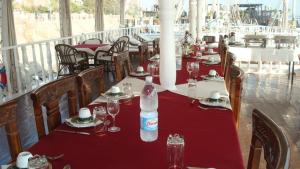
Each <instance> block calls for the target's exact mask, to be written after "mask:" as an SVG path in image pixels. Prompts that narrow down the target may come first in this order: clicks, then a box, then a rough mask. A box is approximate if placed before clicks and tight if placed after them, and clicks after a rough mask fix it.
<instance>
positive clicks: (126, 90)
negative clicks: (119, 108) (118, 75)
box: [123, 82, 133, 104]
mask: <svg viewBox="0 0 300 169" xmlns="http://www.w3.org/2000/svg"><path fill="white" fill-rule="evenodd" d="M123 92H124V94H125V95H126V98H125V99H123V100H124V102H123V103H125V104H131V103H132V102H131V101H132V97H133V92H132V84H131V83H128V82H126V83H123Z"/></svg>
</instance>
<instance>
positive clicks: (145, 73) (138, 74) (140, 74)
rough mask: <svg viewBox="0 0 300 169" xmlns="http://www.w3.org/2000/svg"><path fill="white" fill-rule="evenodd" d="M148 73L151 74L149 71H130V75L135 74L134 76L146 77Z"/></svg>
mask: <svg viewBox="0 0 300 169" xmlns="http://www.w3.org/2000/svg"><path fill="white" fill-rule="evenodd" d="M148 75H150V73H148V72H141V73H139V72H131V73H130V76H134V77H144V76H148Z"/></svg>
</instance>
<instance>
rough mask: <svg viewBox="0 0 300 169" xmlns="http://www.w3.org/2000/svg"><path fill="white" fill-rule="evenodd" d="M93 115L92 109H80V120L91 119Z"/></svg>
mask: <svg viewBox="0 0 300 169" xmlns="http://www.w3.org/2000/svg"><path fill="white" fill-rule="evenodd" d="M91 116H92V115H91V111H90V109H88V108H86V107H83V108H80V109H79V118H81V119H86V118H90V117H91Z"/></svg>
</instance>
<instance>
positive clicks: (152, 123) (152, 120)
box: [141, 113, 158, 131]
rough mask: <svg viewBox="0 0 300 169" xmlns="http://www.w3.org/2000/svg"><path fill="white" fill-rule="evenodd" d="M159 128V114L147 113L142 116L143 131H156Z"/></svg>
mask: <svg viewBox="0 0 300 169" xmlns="http://www.w3.org/2000/svg"><path fill="white" fill-rule="evenodd" d="M157 127H158V118H157V113H147V115H145V116H141V129H142V130H145V131H155V130H157Z"/></svg>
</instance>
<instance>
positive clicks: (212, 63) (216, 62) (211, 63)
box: [202, 60, 221, 65]
mask: <svg viewBox="0 0 300 169" xmlns="http://www.w3.org/2000/svg"><path fill="white" fill-rule="evenodd" d="M202 63H204V64H206V65H217V64H220V63H221V62H220V61H213V62H211V61H208V60H205V61H203V62H202Z"/></svg>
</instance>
